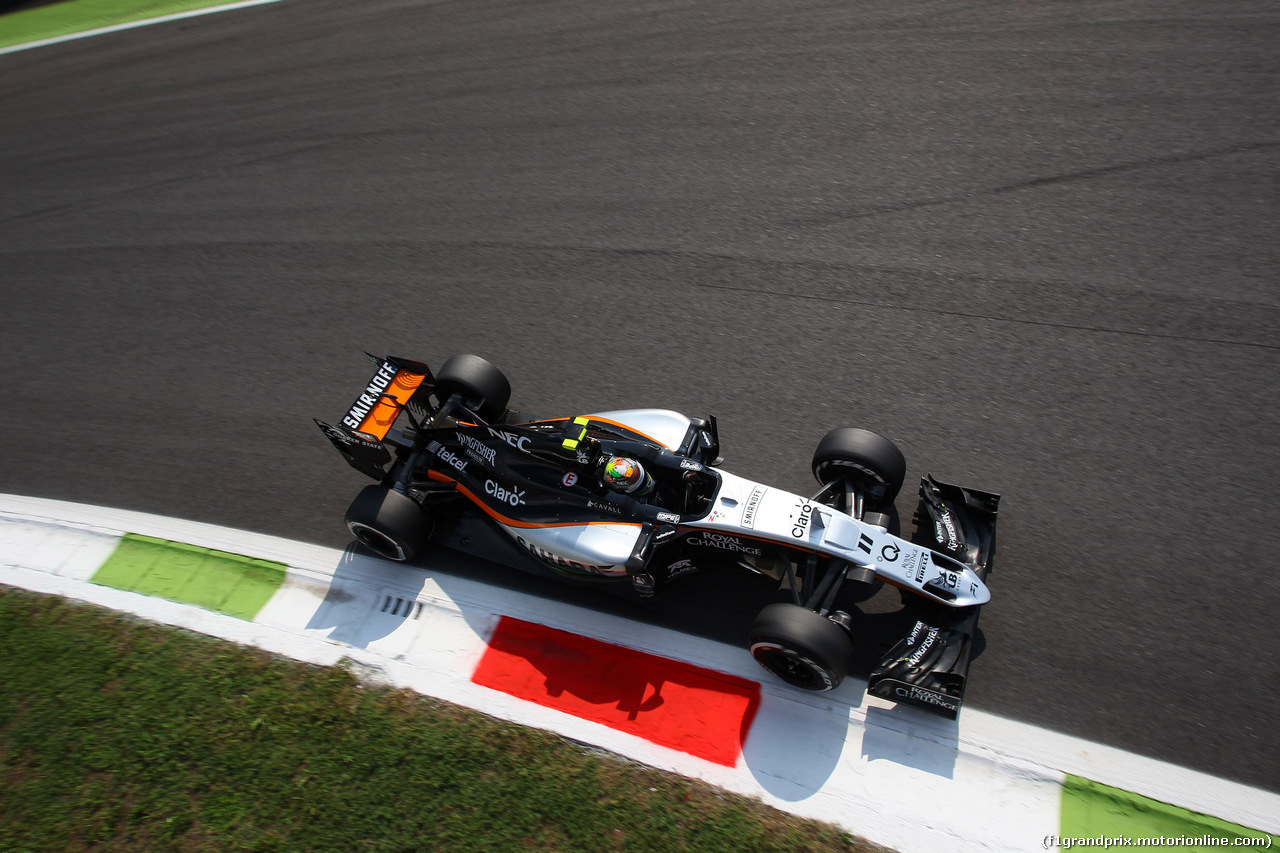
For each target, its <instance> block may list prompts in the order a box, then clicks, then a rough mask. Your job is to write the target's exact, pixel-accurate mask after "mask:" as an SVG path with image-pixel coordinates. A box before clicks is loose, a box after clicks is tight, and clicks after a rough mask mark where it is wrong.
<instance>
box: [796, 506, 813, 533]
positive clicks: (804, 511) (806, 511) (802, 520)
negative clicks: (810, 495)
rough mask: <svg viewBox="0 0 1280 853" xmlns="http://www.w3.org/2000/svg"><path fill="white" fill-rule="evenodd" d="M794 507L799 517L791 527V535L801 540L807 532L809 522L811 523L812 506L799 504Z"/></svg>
mask: <svg viewBox="0 0 1280 853" xmlns="http://www.w3.org/2000/svg"><path fill="white" fill-rule="evenodd" d="M796 507H797V508H799V510H800V515H799V516H798V517H797V518H796V521H795V524H794V525H792V527H791V535H792V536H794V537H795V538H797V539H803V538H804V537H805V536H806V535H807V534H808V532H809V522H811V521H813V504H809V503H800V504H796Z"/></svg>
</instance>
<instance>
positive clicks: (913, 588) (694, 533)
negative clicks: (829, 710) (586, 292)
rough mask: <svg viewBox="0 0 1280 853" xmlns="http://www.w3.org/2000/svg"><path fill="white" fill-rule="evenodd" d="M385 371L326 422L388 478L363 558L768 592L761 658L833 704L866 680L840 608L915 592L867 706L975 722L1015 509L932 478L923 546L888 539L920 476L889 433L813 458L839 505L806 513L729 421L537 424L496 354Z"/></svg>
mask: <svg viewBox="0 0 1280 853" xmlns="http://www.w3.org/2000/svg"><path fill="white" fill-rule="evenodd" d="M370 358H371V359H373V361H374V363H375V364H376V365H377V368H376V372H375V373H374V375H373V379H372V380H371V381H370V382H369V384H368V386H367V387H366V388H365V389H364V391H363V392H362V393H361V394H360V395H359V397H358V398H357V399H356V402H355V403H354V404H353V405H352V407H351V409H350V411H348V412H347V414H346V416H345V417H343V418H342V420H341V421H340V422H339V423H338V424H336V425H335V424H328V423H325V422H323V421H319V420H317V421H316V423H317V424H318V425H319V426H320V428H321V429H322V430H323V431H324V433H325V435H327V436H328V438H329V440H330V441H332V443H333V445H334V446H335V447H336V448H337V449H338V451H339V452H340V453H341V454H342V455H343V456H344V457H345V458H346V460H347V461H348V462H349V463H350V464H351V465H352V467H354V468H355V469H356V470H358V471H360V472H361V473H363V474H366V475H367V476H369V477H371V478H373V479H374V480H376V481H378V482H377V485H370V486H367V487H366V488H365V489H364V490H363V491H361V492H360V493H359V494H358V495H357V496H356V498H355V500H354V501H353V502H352V503H351V506H350V508H349V509H348V510H347V515H346V523H347V527H348V528H349V529H350V530H351V532H352V534H353V535H354V536H355V537H356V539H357V540H358V541H359V542H360V543H361V544H363V545H364V546H365V547H367V548H369V549H370V550H372V551H374V552H376V553H377V554H379V555H381V556H383V557H387V558H389V559H392V560H412V559H414V557H415V556H416V555H417V554H418V553H419V552H420V550H421V549H422V548H423V546H424V545H425V544H426V543H427V541H428V540H429V539H431V540H432V541H433V542H434V543H435V544H438V545H442V546H445V547H449V548H453V549H456V550H459V551H463V552H466V553H469V554H473V555H476V556H479V557H482V558H485V559H488V560H492V561H494V562H498V563H503V564H506V565H509V566H514V567H516V568H519V569H523V570H525V571H529V572H533V573H536V574H541V575H548V576H553V577H556V578H560V579H563V580H568V581H571V582H574V583H577V584H589V585H600V586H605V587H610V588H613V589H614V590H616V591H620V592H621V593H623V594H624V595H626V596H629V597H634V598H636V599H639V600H654V599H655V598H657V597H659V596H661V595H662V594H663V593H664V592H665V591H666V590H667V589H668V587H669V586H671V584H672V581H674V580H676V579H677V578H679V577H680V576H682V575H684V574H687V573H691V572H694V571H698V570H705V569H712V568H738V569H743V570H747V571H751V572H755V573H757V574H763V575H767V576H770V577H772V578H773V579H775V580H777V581H778V582H779V585H780V588H781V589H782V590H785V591H786V592H787V594H788V596H789V598H790V600H789V601H779V602H776V603H772V604H769V605H767V606H765V607H764V608H763V610H761V612H760V614H759V616H758V618H757V619H756V621H755V624H754V625H753V627H752V629H751V631H750V635H749V637H748V646H749V648H750V650H751V654H752V655H753V656H754V657H755V659H756V660H757V661H758V662H759V663H760V664H761V665H762V666H763V667H764V668H765V669H767V670H769V672H771V673H773V674H774V675H775V676H777V677H779V678H781V679H782V680H783V681H785V682H787V683H789V684H791V685H793V686H795V687H799V688H803V689H806V690H831V689H832V688H834V687H836V686H837V685H839V684H840V682H841V680H842V679H843V678H844V677H845V675H846V673H847V671H848V667H849V663H850V659H851V657H852V654H853V639H852V635H853V632H854V628H855V625H854V621H855V620H854V618H853V617H852V616H851V615H850V614H849V613H847V612H844V611H842V610H838V609H835V604H836V597H837V593H839V592H840V590H841V588H842V587H844V586H845V585H847V584H854V585H858V584H871V583H873V582H876V581H878V580H883V581H884V582H886V583H889V584H893V585H895V586H897V587H899V588H900V589H901V590H903V591H905V592H906V593H909V594H907V595H904V596H903V598H904V601H905V602H907V606H908V607H910V608H912V615H913V616H915V617H916V618H915V622H914V624H913V625H912V627H911V629H910V631H909V632H908V633H907V635H906V636H905V637H903V638H902V639H901V640H900V641H899V642H898V643H897V644H896V645H895V646H893V648H891V649H890V650H889V651H888V653H887V654H886V655H885V656H884V657H883V659H882V660H881V662H880V665H879V666H877V667H876V668H875V669H874V670H873V671H872V673H871V677H870V680H869V686H868V691H869V692H870V693H872V694H874V695H876V696H881V697H883V698H886V699H890V700H892V701H895V702H900V703H905V704H909V705H914V706H916V707H920V708H923V709H926V710H929V711H932V712H935V713H938V714H942V715H943V716H946V717H950V718H954V717H955V716H956V714H957V713H958V712H959V709H960V703H961V700H962V698H963V695H964V686H965V680H966V678H967V675H968V669H969V656H970V648H971V645H972V641H973V637H974V634H975V631H976V627H977V619H978V610H979V608H980V606H981V605H983V604H985V603H986V602H987V601H988V600H989V599H990V593H989V592H988V590H987V586H986V577H987V573H988V572H989V571H990V568H991V559H992V556H993V553H994V547H995V522H996V511H997V508H998V505H999V500H1000V499H999V497H998V496H997V495H993V494H989V493H986V492H980V491H976V490H973V489H965V488H961V487H959V486H955V485H950V484H946V483H941V482H938V481H935V480H933V479H931V478H929V477H925V478H924V479H923V480H922V481H921V484H920V502H919V509H918V511H917V514H916V519H915V520H916V535H915V536H914V537H913V540H910V541H909V540H907V539H902V538H899V537H898V536H895V535H893V534H891V533H890V532H889V527H890V522H891V517H890V516H889V515H887V514H886V512H887V511H890V510H892V507H893V504H894V499H895V497H896V496H897V494H898V492H899V490H900V489H901V487H902V484H903V480H904V478H905V475H906V461H905V459H904V458H903V455H902V453H901V451H899V450H898V448H897V447H896V446H895V445H894V444H893V443H892V442H891V441H889V440H888V439H887V438H884V437H883V436H880V435H877V434H876V433H873V432H868V431H866V430H862V429H853V428H842V429H836V430H833V431H832V432H829V433H828V434H827V435H826V436H825V437H824V438H823V439H822V440H821V441H820V442H819V443H818V447H817V450H816V451H815V452H814V455H813V473H814V475H815V476H816V477H817V480H818V482H819V484H820V485H821V488H820V489H818V491H817V493H816V494H814V495H813V496H812V497H809V498H806V497H802V496H800V495H795V494H790V493H788V492H786V491H783V490H781V489H776V488H773V487H770V486H766V485H764V484H762V483H757V482H753V481H751V480H748V479H745V478H743V477H739V476H735V475H734V474H731V473H729V472H728V471H724V470H720V469H719V468H718V467H717V466H718V465H719V464H720V461H721V460H720V457H719V437H718V435H717V430H716V421H715V419H714V418H710V419H707V420H703V419H701V418H690V417H686V416H685V415H682V414H679V413H677V412H673V411H669V410H664V409H630V410H624V411H611V412H602V413H598V414H590V415H583V416H579V417H559V418H550V419H535V418H531V417H528V416H526V415H522V414H520V413H519V412H516V411H513V410H512V409H510V408H508V401H509V398H510V395H511V387H510V384H509V383H508V381H507V379H506V377H504V376H503V374H502V373H501V372H500V371H499V370H498V369H497V368H495V367H494V366H493V365H491V364H490V363H489V362H487V361H485V360H484V359H482V358H480V357H478V356H474V355H455V356H453V357H451V358H450V359H448V360H447V361H446V362H445V363H444V364H443V365H442V366H441V367H440V369H439V370H438V371H436V372H434V373H433V372H432V371H431V370H430V369H429V368H428V367H427V365H425V364H422V363H419V362H416V361H409V360H406V359H401V358H392V357H387V358H376V357H374V356H370ZM401 415H404V417H405V420H406V421H407V424H406V425H404V426H402V427H401V428H396V426H395V425H396V423H397V421H398V420H399V419H400V416H401ZM855 609H856V608H855Z"/></svg>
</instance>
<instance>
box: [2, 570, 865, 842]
mask: <svg viewBox="0 0 1280 853" xmlns="http://www.w3.org/2000/svg"><path fill="white" fill-rule="evenodd" d="M0 649H3V650H4V653H3V654H2V655H0V685H2V686H0V850H3V851H5V853H22V851H28V853H35V851H46V850H48V851H53V850H57V851H80V850H110V851H124V853H132V851H165V850H173V851H230V850H259V851H267V850H280V851H329V850H332V851H342V853H354V851H419V850H421V851H662V853H675V851H691V853H692V851H697V853H712V851H726V852H728V851H732V853H744V851H756V850H758V851H814V853H820V851H867V850H872V849H875V848H872V847H870V846H868V845H866V844H865V843H862V842H859V841H855V840H854V839H853V838H851V837H850V836H848V835H846V834H844V833H841V832H840V831H839V830H837V829H835V828H833V827H830V826H827V825H823V824H818V823H813V822H807V821H802V820H800V819H798V818H795V817H793V816H791V815H787V814H785V813H783V812H779V811H776V810H774V809H771V808H769V807H767V806H764V805H763V804H761V803H759V802H756V801H753V800H750V799H747V798H742V797H738V796H735V795H730V794H727V793H724V792H722V791H718V790H717V789H714V788H711V787H709V786H706V785H702V784H700V783H695V782H692V781H690V780H687V779H684V778H682V777H677V776H671V775H668V774H664V773H661V772H659V771H656V770H653V769H651V768H646V767H643V766H639V765H635V764H632V763H629V762H626V761H623V760H621V759H619V758H616V757H612V756H607V755H601V754H598V753H593V752H591V751H588V750H585V749H584V748H582V747H580V746H578V745H576V744H573V743H571V742H568V741H566V740H564V739H562V738H559V737H557V736H555V735H552V734H549V733H546V732H542V731H538V730H533V729H525V728H522V727H519V726H516V725H512V724H508V723H503V722H499V721H496V720H493V719H491V718H488V717H485V716H484V715H482V714H479V713H476V712H473V711H470V710H467V709H463V708H459V707H456V706H453V705H449V704H446V703H443V702H439V701H436V700H432V699H428V698H425V697H422V696H419V695H417V694H415V693H411V692H409V691H404V690H392V689H389V688H383V687H372V686H367V685H363V684H362V683H361V682H360V680H359V679H357V678H356V676H355V675H354V674H353V673H352V672H350V671H349V670H347V669H343V668H323V667H314V666H309V665H306V664H300V663H298V662H295V661H290V660H286V659H282V658H279V657H275V656H273V655H270V654H268V653H266V652H262V651H260V650H257V649H252V648H245V647H242V646H237V645H233V644H230V643H225V642H222V641H218V640H214V639H211V638H208V637H204V636H202V635H198V634H193V633H190V632H186V631H181V630H177V629H172V628H165V627H161V626H157V625H153V624H150V623H146V622H143V621H141V620H137V619H133V618H130V617H126V616H122V615H119V614H115V613H112V612H110V611H105V610H101V609H98V608H94V607H89V606H85V605H80V604H72V603H68V602H66V601H64V600H62V599H59V598H55V597H46V596H39V595H35V594H32V593H27V592H22V591H16V590H11V589H6V588H0Z"/></svg>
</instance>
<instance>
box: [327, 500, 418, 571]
mask: <svg viewBox="0 0 1280 853" xmlns="http://www.w3.org/2000/svg"><path fill="white" fill-rule="evenodd" d="M346 520H347V529H348V530H350V531H351V535H352V536H354V537H355V538H356V540H357V541H358V542H359V543H360V544H361V545H363V546H364V547H366V548H368V549H369V550H370V551H373V552H374V553H375V554H377V555H378V556H380V557H386V558H387V559H388V560H396V561H398V562H405V561H407V560H412V559H413V558H414V557H416V556H417V555H418V553H419V552H420V551H421V550H422V546H424V545H426V544H427V540H428V539H429V538H430V537H431V531H432V522H431V518H430V517H429V516H428V515H427V514H426V513H425V512H423V511H422V507H420V506H418V504H417V503H416V502H415V501H414V500H413V498H410V497H408V496H407V495H404V494H401V493H400V492H397V491H396V490H395V489H389V488H387V487H386V486H365V488H364V489H362V490H361V491H360V494H358V495H356V499H355V500H353V501H352V502H351V506H350V507H348V508H347V518H346Z"/></svg>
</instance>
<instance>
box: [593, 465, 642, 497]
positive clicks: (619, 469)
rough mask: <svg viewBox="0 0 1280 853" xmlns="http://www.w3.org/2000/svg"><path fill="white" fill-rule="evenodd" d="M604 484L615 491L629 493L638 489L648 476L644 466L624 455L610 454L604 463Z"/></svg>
mask: <svg viewBox="0 0 1280 853" xmlns="http://www.w3.org/2000/svg"><path fill="white" fill-rule="evenodd" d="M603 476H604V484H605V485H606V486H608V487H609V488H611V489H614V490H615V491H619V492H623V493H624V494H631V493H633V492H636V491H638V490H640V489H641V488H642V487H643V486H644V485H645V481H646V480H649V477H648V475H647V474H645V472H644V467H643V466H642V465H641V464H640V463H639V462H637V461H636V460H635V459H631V458H629V457H626V456H610V457H609V459H608V460H607V461H606V462H605V463H604V475H603Z"/></svg>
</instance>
